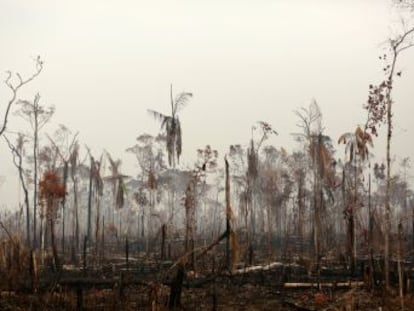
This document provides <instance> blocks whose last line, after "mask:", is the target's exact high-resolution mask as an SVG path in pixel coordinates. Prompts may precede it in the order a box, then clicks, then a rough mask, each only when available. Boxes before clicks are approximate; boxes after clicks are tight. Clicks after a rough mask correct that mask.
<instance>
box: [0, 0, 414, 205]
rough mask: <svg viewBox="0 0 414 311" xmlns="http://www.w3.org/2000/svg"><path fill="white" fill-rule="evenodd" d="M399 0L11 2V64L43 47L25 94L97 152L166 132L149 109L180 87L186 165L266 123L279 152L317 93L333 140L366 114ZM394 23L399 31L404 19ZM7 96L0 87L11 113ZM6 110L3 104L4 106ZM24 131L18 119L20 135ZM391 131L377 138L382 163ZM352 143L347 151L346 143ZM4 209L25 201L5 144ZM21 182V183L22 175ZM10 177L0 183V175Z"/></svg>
mask: <svg viewBox="0 0 414 311" xmlns="http://www.w3.org/2000/svg"><path fill="white" fill-rule="evenodd" d="M390 2H391V1H389V0H364V1H362V0H360V1H356V0H348V1H339V0H336V1H335V0H329V1H328V0H326V1H323V0H319V1H316V0H315V1H311V0H306V1H305V0H303V1H293V0H289V1H288V0H279V1H278V0H256V1H253V0H250V1H247V0H238V1H236V0H235V1H231V0H220V1H218V0H217V1H216V0H209V1H201V0H200V1H196V0H188V1H185V0H174V1H167V0H165V1H161V0H158V1H157V0H156V1H154V0H153V1H139V0H135V1H132V0H130V1H129V0H117V1H115V0H88V1H85V0H83V1H80V0H72V1H56V0H43V1H40V0H39V1H25V0H13V1H11V0H10V1H7V0H0V38H1V41H2V49H1V51H0V71H1V72H4V71H6V70H13V71H19V72H21V73H22V74H25V73H30V72H31V70H32V69H33V66H32V62H31V58H32V57H35V56H36V55H41V56H42V58H43V59H44V61H45V68H44V72H43V73H42V74H41V76H39V78H38V79H36V81H34V82H33V83H32V84H31V85H30V87H27V88H26V89H25V91H24V92H22V93H21V94H20V95H21V97H22V98H27V99H32V97H33V95H34V93H35V92H37V91H39V92H40V94H41V95H42V102H43V103H44V104H46V105H50V104H53V105H55V106H56V114H55V116H54V118H53V122H52V125H51V126H49V127H47V128H45V131H48V130H49V131H50V130H52V129H53V128H54V126H53V125H56V124H58V123H63V124H65V125H66V126H67V127H69V128H70V129H71V130H73V131H79V132H80V140H81V142H82V143H85V144H87V145H89V146H91V147H92V149H93V151H94V152H95V153H96V154H98V153H100V152H101V150H102V149H103V148H105V149H107V150H109V151H110V152H111V153H113V155H114V156H115V157H120V158H123V160H124V162H126V163H125V166H124V170H126V171H127V173H129V174H135V173H136V168H135V166H134V164H133V158H132V156H131V155H128V154H126V153H125V152H124V151H125V149H126V148H127V147H129V146H131V145H133V144H134V143H135V137H137V136H138V135H139V134H141V133H143V132H148V133H151V134H156V133H157V132H158V129H159V126H158V124H157V123H156V122H155V121H154V120H153V119H152V118H151V117H150V116H149V115H148V114H147V112H146V109H147V108H151V109H154V110H157V111H160V112H165V113H168V112H169V85H170V83H172V84H173V87H174V90H175V91H176V92H179V91H183V90H185V91H191V92H193V93H194V98H193V99H192V101H191V102H190V104H189V105H188V107H186V108H185V109H184V110H183V111H182V113H181V121H182V126H183V132H184V135H183V136H184V137H183V140H184V146H183V148H184V152H183V153H184V156H183V160H184V162H185V163H187V165H191V160H192V158H193V155H194V154H195V150H196V149H197V148H199V147H203V146H204V145H206V144H211V145H212V146H213V148H217V149H219V151H220V152H221V155H222V154H223V152H224V151H225V150H226V149H227V146H228V145H229V144H234V143H241V144H244V143H247V142H248V139H249V138H250V128H251V125H252V124H253V123H255V122H256V121H258V120H264V121H267V122H269V123H271V124H272V125H273V126H274V128H275V129H276V130H277V131H278V132H279V133H280V135H279V136H278V137H277V138H275V139H273V140H272V142H274V143H275V145H276V146H277V147H279V146H283V147H285V148H287V149H291V148H293V147H294V146H295V142H294V140H293V139H292V137H291V135H290V133H292V132H295V131H297V129H296V122H297V119H296V118H295V116H294V114H293V110H295V109H297V108H299V107H301V106H306V105H307V104H308V103H309V101H310V100H311V99H312V98H315V99H316V100H317V101H318V103H319V105H320V107H321V110H322V113H323V115H324V124H325V128H326V133H327V134H328V135H331V137H332V138H333V139H334V141H336V140H337V138H338V136H339V135H340V134H341V133H343V132H347V131H353V130H354V129H355V127H356V125H357V124H361V123H363V122H364V121H365V117H366V114H365V111H364V110H363V109H362V104H363V103H364V101H366V98H367V93H368V85H369V84H370V83H377V82H378V81H379V79H381V77H382V76H381V67H382V64H381V62H380V61H379V60H378V56H379V55H380V54H381V53H382V51H383V47H384V42H385V41H386V39H387V38H388V37H389V35H390V34H391V33H392V32H393V30H392V29H393V25H396V24H397V23H398V17H397V16H396V15H395V14H393V13H392V12H393V10H392V7H391V3H390ZM394 28H395V27H394ZM413 60H414V51H413V50H412V51H408V52H407V53H406V54H404V55H403V56H402V57H401V59H400V63H399V69H402V70H403V77H402V78H401V79H399V80H398V81H397V87H396V88H395V100H396V105H395V110H394V111H395V131H394V133H395V138H394V145H393V151H394V153H398V155H399V156H401V157H404V156H410V157H412V158H413V156H414V147H412V145H411V144H407V141H410V138H411V137H412V133H413V131H414V123H413V122H410V121H411V120H410V119H412V116H413V113H414V108H413V105H412V102H413V98H414V88H413V87H412V81H414V62H413ZM8 98H9V93H8V92H7V90H6V89H5V88H4V86H0V108H4V105H5V103H6V101H7V99H8ZM0 111H1V113H2V112H3V110H0ZM21 128H22V122H21V121H19V120H18V119H17V117H12V118H11V119H10V123H9V129H10V130H16V129H21ZM384 141H385V136H384V135H383V136H381V137H379V138H378V139H376V140H375V144H376V150H375V152H376V153H377V154H379V158H380V159H381V158H383V156H382V155H383V154H384V153H385V146H384V143H383V142H384ZM339 150H342V149H339ZM0 157H1V161H2V163H5V162H6V164H2V166H1V171H0V175H3V176H5V177H6V178H7V181H9V182H10V183H7V184H3V186H0V206H1V205H2V204H5V203H10V202H14V201H15V199H14V197H11V196H10V195H8V194H10V193H12V191H11V190H10V188H14V189H16V188H17V184H16V183H14V182H13V180H15V177H13V175H14V176H15V175H16V171H15V169H14V168H13V167H12V166H11V165H10V166H8V165H7V163H8V162H10V160H9V159H10V155H9V152H8V150H7V149H6V146H5V144H4V143H3V142H1V145H0ZM12 182H13V183H12ZM0 184H1V181H0Z"/></svg>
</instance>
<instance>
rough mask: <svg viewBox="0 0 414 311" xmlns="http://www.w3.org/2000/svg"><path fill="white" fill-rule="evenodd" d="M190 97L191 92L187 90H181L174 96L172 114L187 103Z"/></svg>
mask: <svg viewBox="0 0 414 311" xmlns="http://www.w3.org/2000/svg"><path fill="white" fill-rule="evenodd" d="M191 97H193V93H189V92H182V93H180V94H178V95H177V96H176V97H175V100H174V115H175V114H176V113H177V112H179V111H180V110H181V109H182V108H184V107H185V106H186V105H187V103H188V102H189V100H190V98H191Z"/></svg>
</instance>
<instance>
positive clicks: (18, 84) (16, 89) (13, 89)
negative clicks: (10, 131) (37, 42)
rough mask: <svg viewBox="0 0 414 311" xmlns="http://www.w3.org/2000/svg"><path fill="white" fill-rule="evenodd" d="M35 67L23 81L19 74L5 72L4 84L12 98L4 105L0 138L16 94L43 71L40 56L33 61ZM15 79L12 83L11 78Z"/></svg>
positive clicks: (15, 99)
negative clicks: (31, 73)
mask: <svg viewBox="0 0 414 311" xmlns="http://www.w3.org/2000/svg"><path fill="white" fill-rule="evenodd" d="M35 66H36V70H35V72H34V73H33V75H31V76H30V77H28V78H26V79H24V78H22V76H21V75H20V74H19V73H15V74H13V73H12V72H11V71H8V72H7V78H6V80H5V83H6V85H7V87H8V88H9V89H10V90H11V92H12V97H11V98H10V99H9V101H8V103H7V105H6V110H5V113H4V116H3V122H2V124H1V125H0V136H1V135H3V133H4V131H5V130H6V128H7V122H8V118H9V113H10V109H11V107H12V105H13V104H14V103H15V102H16V101H17V94H18V92H19V90H20V89H21V88H22V87H23V86H24V85H26V84H28V83H29V82H31V81H32V80H33V79H34V78H36V77H37V76H38V75H39V74H40V72H41V71H42V69H43V61H42V60H41V58H40V56H38V57H37V58H36V59H35ZM15 77H17V82H13V81H12V80H13V78H15Z"/></svg>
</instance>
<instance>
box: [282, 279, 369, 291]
mask: <svg viewBox="0 0 414 311" xmlns="http://www.w3.org/2000/svg"><path fill="white" fill-rule="evenodd" d="M364 284H365V283H364V282H362V281H345V282H319V283H317V282H296V283H293V282H287V283H283V288H298V289H299V288H323V287H330V288H354V287H361V286H364Z"/></svg>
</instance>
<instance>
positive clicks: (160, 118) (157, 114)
mask: <svg viewBox="0 0 414 311" xmlns="http://www.w3.org/2000/svg"><path fill="white" fill-rule="evenodd" d="M147 111H148V113H149V114H150V115H151V116H152V117H153V118H154V119H155V120H157V121H158V122H160V123H161V128H164V127H165V125H166V122H167V120H168V119H170V118H171V117H170V116H167V115H165V114H162V113H161V112H158V111H155V110H151V109H147Z"/></svg>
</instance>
